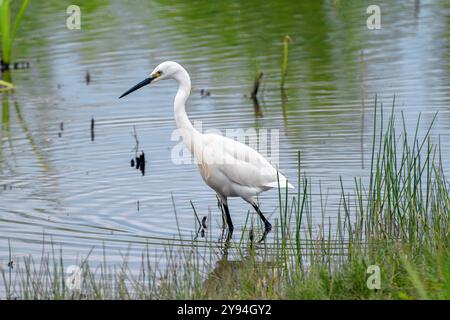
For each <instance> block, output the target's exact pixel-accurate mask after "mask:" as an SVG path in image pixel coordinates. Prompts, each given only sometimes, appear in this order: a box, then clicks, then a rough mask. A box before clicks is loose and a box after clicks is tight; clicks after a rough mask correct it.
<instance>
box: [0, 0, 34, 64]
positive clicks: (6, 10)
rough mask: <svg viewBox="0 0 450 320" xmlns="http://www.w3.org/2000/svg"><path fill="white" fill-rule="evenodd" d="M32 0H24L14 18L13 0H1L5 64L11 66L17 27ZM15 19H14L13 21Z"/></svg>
mask: <svg viewBox="0 0 450 320" xmlns="http://www.w3.org/2000/svg"><path fill="white" fill-rule="evenodd" d="M29 2H30V0H24V1H23V2H22V5H21V6H20V9H19V12H18V13H17V15H16V17H15V18H14V19H13V18H12V14H11V3H12V0H0V33H1V35H2V39H1V44H2V61H3V64H4V65H6V66H9V64H10V63H11V54H12V48H13V44H14V39H15V37H16V33H17V29H18V28H19V25H20V21H21V20H22V17H23V14H24V13H25V10H26V9H27V6H28V4H29ZM13 20H14V21H13Z"/></svg>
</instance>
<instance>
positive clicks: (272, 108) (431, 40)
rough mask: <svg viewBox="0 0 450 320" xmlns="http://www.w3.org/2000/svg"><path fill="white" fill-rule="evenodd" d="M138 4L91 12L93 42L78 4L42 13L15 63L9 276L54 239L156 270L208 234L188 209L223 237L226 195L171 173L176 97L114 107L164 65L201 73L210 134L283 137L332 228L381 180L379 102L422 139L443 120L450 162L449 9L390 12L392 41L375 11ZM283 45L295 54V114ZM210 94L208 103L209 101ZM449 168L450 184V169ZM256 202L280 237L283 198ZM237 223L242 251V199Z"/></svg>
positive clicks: (234, 208)
mask: <svg viewBox="0 0 450 320" xmlns="http://www.w3.org/2000/svg"><path fill="white" fill-rule="evenodd" d="M88 3H89V4H88ZM138 3H139V2H133V3H132V4H130V3H127V2H123V1H111V2H109V1H89V2H86V4H85V5H81V8H82V30H81V31H77V30H67V29H66V27H65V17H66V15H65V8H66V6H67V5H68V4H70V3H69V2H67V3H66V2H64V1H58V2H52V1H47V2H45V3H37V2H35V3H32V4H31V5H30V8H29V10H28V11H27V13H26V16H25V20H24V22H23V25H22V27H21V32H20V34H19V35H18V37H17V42H16V53H17V60H22V59H23V60H28V61H30V62H31V66H32V67H31V68H30V69H26V70H19V71H13V73H12V78H13V81H14V83H15V84H16V85H17V90H16V91H15V93H14V94H13V95H6V94H5V93H0V95H2V97H1V98H2V130H1V145H0V261H2V263H5V261H7V260H8V259H9V257H8V256H9V252H8V247H9V244H8V241H10V243H11V248H12V250H13V253H14V257H21V256H24V255H28V254H37V255H39V254H40V252H41V250H42V243H43V240H44V241H45V242H47V243H48V242H52V243H54V244H56V245H58V246H59V245H61V246H62V247H63V249H64V252H65V255H66V257H67V258H68V259H75V258H74V257H77V256H80V255H86V254H87V252H88V251H89V250H90V249H91V248H92V247H93V246H95V247H96V248H98V250H100V251H101V247H102V246H105V247H106V248H107V249H108V251H109V253H110V255H109V261H110V262H112V263H113V262H115V260H117V261H120V259H121V257H120V254H119V252H122V251H126V250H128V248H129V246H130V245H131V249H130V250H131V252H132V253H133V252H139V250H141V249H143V248H145V247H146V246H147V244H150V245H151V246H153V247H154V248H155V250H156V251H155V255H157V253H156V252H158V250H160V249H161V248H162V244H164V243H167V242H168V241H169V240H170V239H175V238H179V235H180V234H181V236H182V237H183V238H186V239H190V238H191V237H192V235H193V234H194V233H195V218H194V215H193V210H192V208H191V205H190V200H192V202H193V203H194V205H195V207H196V210H197V212H198V213H199V215H200V218H201V217H202V216H205V215H206V216H209V215H211V218H210V219H209V220H210V221H209V223H210V230H209V231H208V232H209V236H210V237H211V239H216V238H217V237H218V235H219V234H220V231H221V228H220V225H221V216H220V211H219V209H218V208H217V201H216V198H215V194H214V192H213V191H212V190H210V189H209V188H208V187H207V186H205V185H204V183H203V182H202V179H201V177H200V174H199V173H198V171H197V167H196V166H195V165H194V164H191V165H176V164H174V163H173V162H172V161H171V152H172V149H173V147H174V146H176V145H177V144H178V143H179V141H173V140H172V139H171V135H172V133H173V131H174V129H175V121H174V119H173V109H172V103H173V97H174V94H175V92H176V87H175V84H174V83H171V82H163V83H159V84H158V85H157V86H155V87H153V88H150V89H143V90H140V91H139V92H136V93H134V94H133V95H130V96H128V97H127V98H126V99H122V100H118V99H117V97H118V96H119V95H120V94H122V93H123V92H124V91H125V90H127V89H128V88H129V87H131V86H132V85H134V84H135V83H137V82H138V81H140V80H142V79H143V78H144V77H145V76H146V75H147V74H148V73H149V72H150V71H151V70H152V69H153V67H154V66H155V65H157V64H158V63H160V62H162V61H164V60H175V61H178V62H180V63H181V64H183V65H184V66H185V67H186V69H187V70H188V71H189V72H190V74H191V78H192V83H193V88H192V94H191V98H190V100H189V106H188V113H189V116H190V118H191V120H192V121H195V122H196V123H197V124H200V123H201V126H202V129H203V131H205V130H208V129H219V130H221V131H222V132H225V130H226V129H238V128H242V129H245V130H247V129H249V128H255V129H268V130H269V131H270V130H274V132H275V130H278V132H279V147H280V151H279V159H280V169H281V172H283V174H285V175H286V176H287V177H291V179H292V180H293V182H294V184H296V177H297V167H298V166H297V152H298V151H301V157H302V161H301V162H302V170H304V171H305V172H306V173H307V175H308V176H309V177H311V179H312V180H313V183H314V185H313V190H312V191H313V193H314V194H318V193H319V191H320V190H319V182H320V184H321V187H322V191H323V192H324V193H327V194H328V198H327V206H328V214H329V215H330V216H331V217H333V215H334V214H335V212H333V208H335V207H336V205H337V204H338V202H339V197H338V195H339V193H340V187H339V177H342V178H343V181H344V185H345V186H346V187H348V188H349V190H351V189H352V187H353V177H354V176H358V177H359V176H361V177H366V176H367V175H368V173H369V169H370V168H369V162H370V145H371V136H372V129H373V128H372V121H373V108H374V96H375V94H377V95H378V100H379V101H380V102H383V103H384V105H385V106H386V109H389V108H390V106H391V104H392V99H393V97H394V95H395V97H396V105H397V112H399V111H403V112H404V114H405V118H406V125H407V130H408V131H410V132H411V134H412V133H413V132H414V129H415V125H416V121H417V117H418V115H419V113H421V114H422V121H423V125H422V126H421V127H420V133H421V134H422V135H423V134H424V133H425V131H426V129H427V125H428V124H429V123H430V121H431V119H432V118H433V116H434V115H435V113H436V112H438V117H437V121H436V124H435V126H434V128H433V130H432V137H433V138H434V141H435V142H436V141H437V137H438V135H440V137H441V147H442V152H443V155H444V158H445V154H447V153H448V151H449V148H450V140H449V139H448V136H449V134H450V125H449V123H450V121H449V120H450V112H449V111H450V103H449V102H450V90H449V87H450V56H449V52H450V50H449V49H450V40H449V39H450V37H449V33H450V31H449V30H450V29H449V21H450V20H449V15H450V6H449V4H448V3H447V2H446V1H416V2H415V3H414V2H411V3H407V4H400V3H395V4H393V3H391V2H388V1H386V2H382V3H381V4H380V6H381V8H382V28H381V30H368V29H367V28H366V19H367V14H366V12H365V10H366V7H367V6H368V5H369V4H370V3H367V4H366V3H364V1H348V2H347V1H345V2H344V1H311V2H310V3H309V4H294V3H291V2H289V1H285V2H282V1H281V2H280V1H273V2H272V1H264V2H260V1H258V2H256V1H246V2H245V3H239V2H237V1H236V2H227V3H226V4H225V3H223V4H219V3H211V2H208V4H204V3H203V2H202V3H200V2H197V3H196V2H194V3H191V2H189V4H187V3H186V4H183V3H182V2H181V1H168V2H162V1H153V2H151V3H144V2H142V3H141V4H138ZM194 8H195V10H194ZM285 34H289V35H290V36H291V38H292V39H293V42H292V43H291V45H290V47H289V66H288V72H289V74H288V77H287V80H286V85H285V87H286V91H285V93H286V99H285V101H284V102H283V99H282V97H281V96H282V94H281V92H280V90H279V77H280V76H279V75H280V56H281V47H282V38H283V36H284V35H285ZM258 68H259V69H260V70H262V71H263V72H264V78H263V84H262V88H261V89H260V90H261V91H260V94H259V103H260V107H261V111H262V115H263V116H256V115H255V110H254V106H253V102H252V100H251V99H249V98H248V95H249V93H250V92H251V90H252V86H253V79H254V77H255V75H256V74H257V70H258ZM87 71H89V73H90V76H91V82H90V83H89V84H86V81H85V74H86V72H87ZM201 89H205V90H208V91H210V93H211V95H210V96H208V97H202V96H201V95H200V91H201ZM91 118H94V119H95V138H94V139H93V140H92V139H91V129H90V126H91ZM61 123H63V128H61V125H60V124H61ZM134 127H135V128H136V132H137V136H138V139H139V142H140V145H139V150H143V151H144V152H145V155H146V159H147V165H146V174H145V175H144V176H142V175H141V174H140V172H139V171H138V170H136V169H134V168H131V167H130V159H131V158H133V157H134V155H135V151H134V147H135V139H134V137H133V128H134ZM61 129H63V130H61ZM444 165H445V166H446V167H445V168H446V170H447V171H448V170H449V169H450V167H449V166H450V164H449V163H448V162H446V163H444ZM172 199H173V201H172ZM317 199H318V198H317ZM259 200H260V203H261V207H262V208H263V210H264V212H266V213H267V214H268V216H269V217H270V220H271V221H272V222H273V221H274V219H275V217H276V216H277V214H276V212H277V206H278V193H277V192H276V191H271V192H267V193H265V194H263V195H261V197H260V199H259ZM138 202H139V210H138ZM174 205H175V208H176V212H177V219H176V216H175V213H174ZM317 205H320V204H319V203H317ZM230 210H231V214H232V217H233V220H234V224H235V226H236V229H237V231H236V232H235V237H236V238H239V237H240V234H239V232H240V229H241V228H242V226H243V224H244V222H245V218H246V214H247V211H248V210H250V207H249V206H248V205H247V204H246V203H245V202H243V201H242V200H240V199H232V200H231V201H230ZM252 217H253V218H254V219H255V221H256V219H257V216H256V215H254V214H252ZM317 223H319V217H317ZM317 223H315V224H317ZM177 225H178V226H179V228H178V227H177ZM269 240H270V237H269ZM199 241H204V239H202V238H199ZM100 251H98V252H97V250H94V252H93V254H92V257H93V258H94V259H95V257H96V256H101V252H100ZM131 256H132V257H133V254H131ZM135 258H136V259H139V255H137V256H135Z"/></svg>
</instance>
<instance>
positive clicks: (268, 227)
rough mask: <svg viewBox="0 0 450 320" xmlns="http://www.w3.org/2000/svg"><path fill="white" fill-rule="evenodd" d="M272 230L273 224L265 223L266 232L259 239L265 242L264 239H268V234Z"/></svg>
mask: <svg viewBox="0 0 450 320" xmlns="http://www.w3.org/2000/svg"><path fill="white" fill-rule="evenodd" d="M271 230H272V225H271V224H270V223H269V222H267V223H265V224H264V233H263V235H262V237H261V239H260V240H259V242H260V243H261V242H264V240H266V237H267V234H268V233H269V232H270V231H271Z"/></svg>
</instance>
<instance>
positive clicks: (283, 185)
mask: <svg viewBox="0 0 450 320" xmlns="http://www.w3.org/2000/svg"><path fill="white" fill-rule="evenodd" d="M286 182H287V187H288V188H289V189H295V187H294V186H293V185H292V184H290V183H289V182H288V181H287V180H281V181H280V188H281V189H284V188H286ZM266 186H267V187H269V188H278V181H275V182H270V183H268V184H266Z"/></svg>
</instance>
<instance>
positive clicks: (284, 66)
mask: <svg viewBox="0 0 450 320" xmlns="http://www.w3.org/2000/svg"><path fill="white" fill-rule="evenodd" d="M291 41H292V39H291V37H289V36H288V35H285V36H284V38H283V51H282V59H281V82H280V87H281V88H284V82H285V81H286V75H287V67H288V54H289V43H290V42H291Z"/></svg>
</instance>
